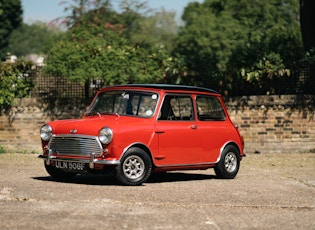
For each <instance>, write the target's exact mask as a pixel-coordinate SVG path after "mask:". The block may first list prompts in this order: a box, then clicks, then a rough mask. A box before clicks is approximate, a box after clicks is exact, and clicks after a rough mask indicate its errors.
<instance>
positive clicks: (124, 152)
mask: <svg viewBox="0 0 315 230" xmlns="http://www.w3.org/2000/svg"><path fill="white" fill-rule="evenodd" d="M134 147H136V148H139V149H142V150H143V151H145V152H146V154H148V156H149V157H150V160H151V163H152V166H155V165H154V161H153V158H152V153H151V150H150V148H149V147H148V146H146V145H145V144H143V143H141V142H137V143H133V144H131V145H129V146H128V147H126V148H125V149H124V151H123V153H122V154H121V156H120V160H121V159H122V158H123V157H124V155H125V154H126V152H127V151H128V150H129V149H131V148H134Z"/></svg>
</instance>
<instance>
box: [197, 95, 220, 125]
mask: <svg viewBox="0 0 315 230" xmlns="http://www.w3.org/2000/svg"><path fill="white" fill-rule="evenodd" d="M196 103H197V110H198V111H197V114H198V119H199V120H200V121H223V120H225V114H224V110H223V108H222V105H221V103H220V101H219V99H218V98H217V97H213V96H197V100H196Z"/></svg>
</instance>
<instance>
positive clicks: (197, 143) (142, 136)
mask: <svg viewBox="0 0 315 230" xmlns="http://www.w3.org/2000/svg"><path fill="white" fill-rule="evenodd" d="M199 89H202V88H197V87H188V88H186V87H181V86H170V85H126V86H115V87H108V88H104V89H102V90H100V91H99V92H98V94H97V95H96V97H95V98H94V100H93V102H92V103H91V106H90V109H91V107H92V105H93V104H94V103H95V101H96V100H97V97H98V95H99V94H101V93H104V92H109V91H122V90H123V91H128V92H132V91H136V92H150V93H151V94H152V93H153V96H151V97H148V98H149V99H152V100H156V106H155V111H152V112H153V114H152V115H151V111H149V112H147V114H149V116H147V117H140V116H134V115H120V114H116V113H113V114H100V113H95V114H93V115H91V114H86V115H84V116H83V118H82V119H72V120H56V121H51V122H49V123H47V124H48V125H49V126H50V127H51V129H52V134H53V136H54V137H58V136H60V135H62V136H63V135H64V136H68V135H69V136H71V137H72V136H74V137H76V136H88V137H95V138H96V139H97V140H98V136H99V131H100V129H102V128H103V127H104V126H106V127H109V128H110V129H111V130H112V132H113V138H112V141H111V142H110V143H109V144H101V146H102V153H101V154H100V155H95V159H94V158H93V163H94V166H93V168H94V170H102V169H103V168H105V167H108V166H112V165H110V164H106V163H100V164H98V160H105V161H106V162H116V163H114V164H113V165H117V164H119V161H120V159H121V158H122V156H123V154H124V153H125V152H126V151H127V150H128V149H129V148H131V147H132V146H137V147H139V148H142V149H144V150H145V152H146V153H147V154H149V155H150V158H151V160H152V163H153V170H155V171H169V170H179V169H183V170H185V169H206V168H210V167H214V166H215V165H216V163H217V162H218V161H219V160H220V154H221V152H222V150H223V149H224V147H225V146H226V145H229V144H230V145H234V146H236V148H237V149H238V150H239V154H240V158H242V156H245V154H244V152H243V149H244V144H243V140H242V137H241V136H240V134H239V132H238V130H237V128H235V126H234V124H233V123H232V122H231V120H230V118H229V116H228V113H227V111H226V108H225V106H224V103H223V100H222V98H221V96H220V95H219V94H218V93H216V92H215V91H211V90H209V91H207V90H199ZM156 95H157V96H156ZM166 95H171V96H174V95H175V96H180V97H181V96H185V98H186V99H187V100H186V101H189V100H191V102H192V108H191V107H190V110H191V111H188V113H190V116H191V117H190V120H185V119H183V118H182V120H159V116H160V115H161V114H159V111H160V110H161V107H162V104H163V102H164V100H166V99H165V96H166ZM200 96H209V97H214V98H217V100H218V101H219V102H220V104H221V106H222V111H223V113H224V115H225V119H224V120H200V119H199V112H197V111H199V110H198V109H200V108H198V107H197V106H199V107H200V105H197V103H196V98H197V97H200ZM174 101H175V102H176V100H175V99H174ZM90 109H88V111H89V110H90ZM182 111H184V112H187V109H186V110H185V109H182ZM205 111H206V110H205ZM71 145H74V143H73V144H72V143H69V146H70V148H71ZM42 147H43V151H44V153H43V155H42V158H45V159H46V158H47V156H48V154H49V148H50V147H49V140H48V141H43V140H42ZM56 148H58V147H56ZM81 148H82V147H81ZM82 151H83V150H82ZM50 157H51V163H50V164H51V165H54V160H58V161H75V162H85V164H86V165H88V163H87V162H88V161H89V159H90V155H89V153H86V154H78V155H76V154H63V153H62V152H58V151H57V152H52V153H51V155H50ZM84 160H85V161H84ZM100 162H101V161H100Z"/></svg>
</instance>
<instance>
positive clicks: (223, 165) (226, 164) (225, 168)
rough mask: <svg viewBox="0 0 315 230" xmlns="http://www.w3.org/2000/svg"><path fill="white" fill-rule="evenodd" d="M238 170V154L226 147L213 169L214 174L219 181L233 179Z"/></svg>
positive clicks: (236, 151) (234, 149) (230, 147)
mask: <svg viewBox="0 0 315 230" xmlns="http://www.w3.org/2000/svg"><path fill="white" fill-rule="evenodd" d="M239 168H240V154H239V151H238V149H237V148H236V147H235V146H233V145H229V146H227V147H226V148H225V149H224V150H223V152H222V155H221V159H220V161H219V162H218V163H217V165H216V166H215V167H214V171H215V174H216V175H217V177H218V178H220V179H233V178H234V177H235V176H236V174H237V173H238V170H239Z"/></svg>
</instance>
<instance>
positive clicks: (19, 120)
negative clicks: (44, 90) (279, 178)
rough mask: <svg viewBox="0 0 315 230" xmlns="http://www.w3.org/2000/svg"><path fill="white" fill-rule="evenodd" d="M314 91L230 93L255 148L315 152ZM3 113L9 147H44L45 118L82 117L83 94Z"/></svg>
mask: <svg viewBox="0 0 315 230" xmlns="http://www.w3.org/2000/svg"><path fill="white" fill-rule="evenodd" d="M314 101H315V97H314V96H304V97H301V98H299V97H297V96H288V95H286V96H249V97H241V98H230V99H226V105H227V108H228V112H229V114H230V117H231V120H232V121H233V122H234V123H235V124H237V125H238V127H239V130H240V133H241V135H242V136H243V137H244V140H245V151H246V153H248V154H251V153H288V152H310V151H311V152H315V118H314V113H315V102H314ZM15 104H16V106H14V107H13V108H12V109H11V110H10V111H9V112H7V113H2V114H1V115H0V146H2V147H3V148H4V149H6V150H7V151H10V152H34V153H40V152H41V145H40V137H39V129H40V127H41V126H42V125H43V124H44V123H45V122H47V121H50V120H56V119H70V118H79V117H80V116H82V114H83V113H84V111H85V110H86V108H87V106H88V104H89V103H88V102H86V101H83V100H73V99H68V100H63V101H59V100H54V99H50V100H46V101H42V100H39V99H36V98H24V99H19V100H16V101H15Z"/></svg>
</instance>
